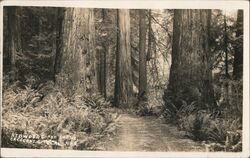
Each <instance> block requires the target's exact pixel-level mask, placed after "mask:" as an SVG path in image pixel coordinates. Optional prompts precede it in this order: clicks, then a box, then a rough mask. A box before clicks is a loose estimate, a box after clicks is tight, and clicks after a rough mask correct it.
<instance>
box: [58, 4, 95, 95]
mask: <svg viewBox="0 0 250 158" xmlns="http://www.w3.org/2000/svg"><path fill="white" fill-rule="evenodd" d="M93 15H94V14H93V9H82V8H67V9H66V11H65V13H64V20H63V23H62V27H63V28H62V34H61V36H62V37H61V38H62V43H61V49H60V50H61V51H60V52H57V53H59V54H57V56H58V59H57V60H60V62H57V65H56V70H57V73H58V74H57V75H56V85H57V86H58V87H59V88H61V90H62V92H63V93H64V94H66V95H67V96H71V95H73V94H74V93H85V92H87V94H92V93H93V92H94V91H95V90H96V83H97V82H96V75H95V74H96V69H95V65H96V64H95V62H96V60H95V58H96V57H95V48H94V40H95V39H94V36H95V34H94V33H95V31H94V29H95V27H94V16H93Z"/></svg>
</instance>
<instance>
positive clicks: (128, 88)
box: [114, 9, 132, 106]
mask: <svg viewBox="0 0 250 158" xmlns="http://www.w3.org/2000/svg"><path fill="white" fill-rule="evenodd" d="M117 12H118V28H119V33H118V44H117V46H118V49H117V56H116V76H115V94H114V95H115V104H116V105H117V106H128V105H129V100H130V96H131V93H132V71H131V52H130V15H129V10H127V9H120V10H118V11H117Z"/></svg>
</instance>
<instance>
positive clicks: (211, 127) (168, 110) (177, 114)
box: [162, 80, 242, 152]
mask: <svg viewBox="0 0 250 158" xmlns="http://www.w3.org/2000/svg"><path fill="white" fill-rule="evenodd" d="M224 82H227V83H226V84H228V85H230V87H229V93H228V100H226V97H225V94H221V95H220V97H218V101H217V104H218V105H217V107H216V108H214V109H213V110H211V109H201V108H200V107H201V105H199V103H198V102H197V101H193V102H191V103H189V104H188V103H187V102H186V101H185V100H180V102H182V106H181V107H180V108H178V107H177V106H175V104H174V103H172V102H171V101H170V100H169V99H165V110H164V112H163V113H162V117H164V118H165V120H166V121H167V122H168V123H173V124H175V125H177V126H178V128H179V130H182V131H185V136H187V137H189V138H192V139H194V140H197V141H203V143H204V145H205V146H206V148H207V150H208V151H233V152H239V151H242V81H233V80H228V81H224ZM223 84H224V85H225V83H223ZM217 90H218V91H219V92H215V93H217V94H219V93H221V91H220V89H217Z"/></svg>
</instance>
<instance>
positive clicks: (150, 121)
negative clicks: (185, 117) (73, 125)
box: [101, 114, 205, 151]
mask: <svg viewBox="0 0 250 158" xmlns="http://www.w3.org/2000/svg"><path fill="white" fill-rule="evenodd" d="M117 124H118V129H117V130H118V131H117V134H116V135H115V136H114V137H112V139H111V140H109V141H106V142H105V143H104V144H102V146H101V149H102V150H108V151H205V148H204V147H203V146H202V145H201V144H200V143H198V142H194V141H192V140H190V139H186V138H183V137H182V136H181V135H180V132H179V131H178V130H177V129H176V127H174V126H171V125H167V124H163V123H161V122H160V121H159V119H157V118H156V117H153V116H147V117H139V116H134V115H132V114H121V115H120V117H119V120H118V121H117Z"/></svg>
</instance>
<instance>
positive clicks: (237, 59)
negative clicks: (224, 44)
mask: <svg viewBox="0 0 250 158" xmlns="http://www.w3.org/2000/svg"><path fill="white" fill-rule="evenodd" d="M236 27H237V32H236V37H237V38H238V39H237V41H238V42H237V45H236V46H235V49H234V50H235V52H234V65H233V77H234V79H236V80H238V79H242V75H243V43H242V42H243V10H238V13H237V24H236ZM241 43H242V44H241Z"/></svg>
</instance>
